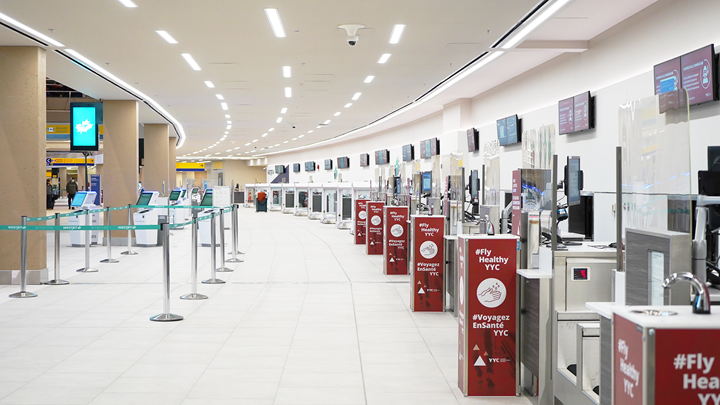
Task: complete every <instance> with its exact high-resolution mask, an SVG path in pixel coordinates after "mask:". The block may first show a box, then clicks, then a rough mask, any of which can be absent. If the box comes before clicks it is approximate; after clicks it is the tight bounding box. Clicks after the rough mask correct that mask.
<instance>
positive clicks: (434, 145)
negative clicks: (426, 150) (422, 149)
mask: <svg viewBox="0 0 720 405" xmlns="http://www.w3.org/2000/svg"><path fill="white" fill-rule="evenodd" d="M439 154H440V141H439V140H438V139H437V138H430V156H437V155H439Z"/></svg>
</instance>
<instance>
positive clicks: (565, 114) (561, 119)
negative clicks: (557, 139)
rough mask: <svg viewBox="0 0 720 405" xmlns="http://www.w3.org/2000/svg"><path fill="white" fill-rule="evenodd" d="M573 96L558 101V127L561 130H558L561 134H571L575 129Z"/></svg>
mask: <svg viewBox="0 0 720 405" xmlns="http://www.w3.org/2000/svg"><path fill="white" fill-rule="evenodd" d="M574 104H575V103H574V101H573V98H572V97H570V98H566V99H565V100H560V102H559V103H558V123H559V125H558V127H559V129H560V131H559V132H558V133H559V134H560V135H563V134H569V133H571V132H573V131H575V124H573V117H574V113H573V106H574Z"/></svg>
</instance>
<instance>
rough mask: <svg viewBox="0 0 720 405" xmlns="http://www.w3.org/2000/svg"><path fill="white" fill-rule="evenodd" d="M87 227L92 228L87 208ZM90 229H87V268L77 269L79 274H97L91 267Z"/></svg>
mask: <svg viewBox="0 0 720 405" xmlns="http://www.w3.org/2000/svg"><path fill="white" fill-rule="evenodd" d="M84 211H85V226H90V212H89V210H88V209H87V208H85V210H84ZM90 238H91V236H90V228H86V229H85V267H83V268H81V269H77V270H75V271H77V272H78V273H96V272H97V271H98V270H97V269H96V268H93V267H90Z"/></svg>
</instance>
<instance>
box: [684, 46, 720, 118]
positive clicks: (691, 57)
mask: <svg viewBox="0 0 720 405" xmlns="http://www.w3.org/2000/svg"><path fill="white" fill-rule="evenodd" d="M680 69H681V73H680V75H681V78H682V79H681V80H682V87H683V88H684V89H685V90H687V94H688V103H689V104H690V105H695V104H700V103H705V102H708V101H713V100H715V99H716V98H717V97H716V91H715V48H714V47H713V45H708V46H706V47H703V48H700V49H698V50H696V51H693V52H690V53H688V54H685V55H683V56H681V57H680Z"/></svg>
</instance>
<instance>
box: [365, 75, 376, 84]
mask: <svg viewBox="0 0 720 405" xmlns="http://www.w3.org/2000/svg"><path fill="white" fill-rule="evenodd" d="M373 79H375V76H368V77H366V78H365V80H363V83H370V82H372V81H373Z"/></svg>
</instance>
